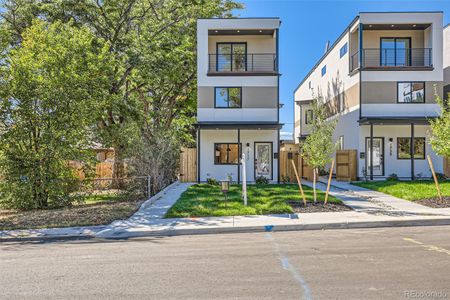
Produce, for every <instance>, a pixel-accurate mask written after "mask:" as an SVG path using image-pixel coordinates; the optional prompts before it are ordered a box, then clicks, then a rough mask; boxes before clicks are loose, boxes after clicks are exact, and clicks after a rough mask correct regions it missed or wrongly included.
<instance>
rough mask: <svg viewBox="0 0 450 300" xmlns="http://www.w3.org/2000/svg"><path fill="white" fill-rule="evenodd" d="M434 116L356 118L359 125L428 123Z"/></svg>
mask: <svg viewBox="0 0 450 300" xmlns="http://www.w3.org/2000/svg"><path fill="white" fill-rule="evenodd" d="M435 118H436V117H384V116H374V117H362V118H360V119H359V120H358V123H359V124H360V125H369V124H374V125H410V124H418V125H427V124H429V123H430V119H435Z"/></svg>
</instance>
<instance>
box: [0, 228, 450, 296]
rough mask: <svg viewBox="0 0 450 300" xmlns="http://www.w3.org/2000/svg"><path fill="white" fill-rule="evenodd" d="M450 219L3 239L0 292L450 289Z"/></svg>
mask: <svg viewBox="0 0 450 300" xmlns="http://www.w3.org/2000/svg"><path fill="white" fill-rule="evenodd" d="M449 271H450V226H446V227H416V228H412V227H410V228H388V229H370V230H328V231H303V232H275V233H252V234H223V235H200V236H179V237H160V238H145V239H144V238H143V239H136V240H128V241H102V240H90V241H70V242H47V243H38V242H33V243H31V242H30V243H0V298H1V299H450V273H449Z"/></svg>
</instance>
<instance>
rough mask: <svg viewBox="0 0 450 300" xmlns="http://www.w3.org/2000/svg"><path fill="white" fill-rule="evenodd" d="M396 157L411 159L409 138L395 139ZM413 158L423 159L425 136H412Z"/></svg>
mask: <svg viewBox="0 0 450 300" xmlns="http://www.w3.org/2000/svg"><path fill="white" fill-rule="evenodd" d="M397 159H411V138H398V139H397ZM414 159H425V138H424V137H416V138H414Z"/></svg>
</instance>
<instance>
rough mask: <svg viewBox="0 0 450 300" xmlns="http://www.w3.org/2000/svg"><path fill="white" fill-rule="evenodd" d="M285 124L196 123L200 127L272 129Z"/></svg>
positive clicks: (279, 127)
mask: <svg viewBox="0 0 450 300" xmlns="http://www.w3.org/2000/svg"><path fill="white" fill-rule="evenodd" d="M283 125H284V124H281V123H278V122H273V123H271V122H260V123H258V122H240V123H236V122H200V123H196V124H194V126H195V127H196V128H198V129H209V130H215V129H249V130H270V129H281V128H282V127H283Z"/></svg>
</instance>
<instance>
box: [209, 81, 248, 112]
mask: <svg viewBox="0 0 450 300" xmlns="http://www.w3.org/2000/svg"><path fill="white" fill-rule="evenodd" d="M217 89H239V97H240V98H241V106H239V107H230V101H229V100H230V93H229V92H228V106H217V102H216V100H217V99H216V94H217ZM214 108H217V109H241V108H242V87H241V86H216V87H214Z"/></svg>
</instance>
